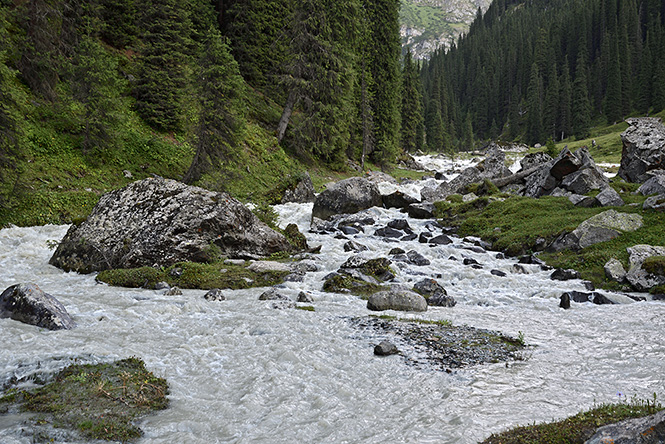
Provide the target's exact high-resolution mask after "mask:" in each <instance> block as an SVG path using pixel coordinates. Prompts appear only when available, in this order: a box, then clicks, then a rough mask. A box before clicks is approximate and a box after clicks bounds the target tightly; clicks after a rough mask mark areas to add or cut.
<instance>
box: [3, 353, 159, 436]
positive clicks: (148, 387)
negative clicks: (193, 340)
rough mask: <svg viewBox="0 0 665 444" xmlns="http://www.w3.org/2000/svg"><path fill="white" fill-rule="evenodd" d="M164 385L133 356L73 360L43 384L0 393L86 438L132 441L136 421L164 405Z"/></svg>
mask: <svg viewBox="0 0 665 444" xmlns="http://www.w3.org/2000/svg"><path fill="white" fill-rule="evenodd" d="M168 391H169V389H168V384H167V382H166V380H164V379H163V378H159V377H156V376H155V375H154V374H153V373H152V372H149V371H148V370H147V369H146V368H145V364H144V362H143V361H142V360H140V359H138V358H135V357H132V358H128V359H123V360H119V361H115V362H112V363H108V364H96V365H90V364H88V365H71V366H69V367H67V368H65V369H64V370H62V371H61V372H60V373H58V374H57V375H56V376H55V379H54V381H53V382H50V383H49V384H46V385H44V386H43V387H40V388H37V389H33V390H25V391H17V392H13V393H11V394H10V395H9V396H5V397H3V398H0V405H2V404H5V405H6V404H17V405H18V406H19V408H20V409H21V410H22V411H26V412H34V413H39V414H40V415H39V416H38V421H40V422H45V423H50V424H51V425H53V426H54V427H60V428H69V429H74V430H77V431H78V432H79V433H81V435H83V437H85V438H87V439H102V440H107V441H121V442H129V441H134V440H136V439H137V438H139V437H140V436H141V435H142V431H141V429H139V428H138V427H137V426H136V425H134V421H135V420H136V419H138V418H140V417H142V416H145V415H147V414H149V413H151V412H154V411H157V410H163V409H165V408H167V407H168V404H169V401H168V399H167V397H166V395H167V394H168Z"/></svg>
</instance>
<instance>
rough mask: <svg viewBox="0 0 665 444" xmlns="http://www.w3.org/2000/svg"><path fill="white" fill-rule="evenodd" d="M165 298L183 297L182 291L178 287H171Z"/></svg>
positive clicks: (165, 293)
mask: <svg viewBox="0 0 665 444" xmlns="http://www.w3.org/2000/svg"><path fill="white" fill-rule="evenodd" d="M164 295H165V296H182V290H181V289H180V288H178V287H171V288H169V289H168V290H166V292H164Z"/></svg>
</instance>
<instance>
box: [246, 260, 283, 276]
mask: <svg viewBox="0 0 665 444" xmlns="http://www.w3.org/2000/svg"><path fill="white" fill-rule="evenodd" d="M247 269H248V270H249V271H253V272H254V273H270V272H273V271H278V272H280V271H281V272H287V271H291V267H289V265H288V264H285V263H282V262H277V261H253V262H252V263H251V264H249V265H248V266H247Z"/></svg>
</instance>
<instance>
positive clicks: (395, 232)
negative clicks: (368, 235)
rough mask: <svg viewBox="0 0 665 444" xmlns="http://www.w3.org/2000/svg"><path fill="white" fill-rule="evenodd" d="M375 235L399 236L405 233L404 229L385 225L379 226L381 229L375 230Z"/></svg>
mask: <svg viewBox="0 0 665 444" xmlns="http://www.w3.org/2000/svg"><path fill="white" fill-rule="evenodd" d="M374 236H379V237H389V238H399V237H402V236H404V233H403V232H402V231H399V230H396V229H394V228H390V227H383V228H379V229H377V230H375V231H374Z"/></svg>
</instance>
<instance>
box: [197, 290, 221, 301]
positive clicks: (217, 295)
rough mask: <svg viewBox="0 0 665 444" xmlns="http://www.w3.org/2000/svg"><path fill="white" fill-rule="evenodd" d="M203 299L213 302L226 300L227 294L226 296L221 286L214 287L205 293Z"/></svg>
mask: <svg viewBox="0 0 665 444" xmlns="http://www.w3.org/2000/svg"><path fill="white" fill-rule="evenodd" d="M203 299H205V300H206V301H211V302H216V301H225V300H226V296H224V292H223V291H222V290H221V289H220V288H213V289H212V290H210V291H208V292H207V293H206V294H204V295H203Z"/></svg>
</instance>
